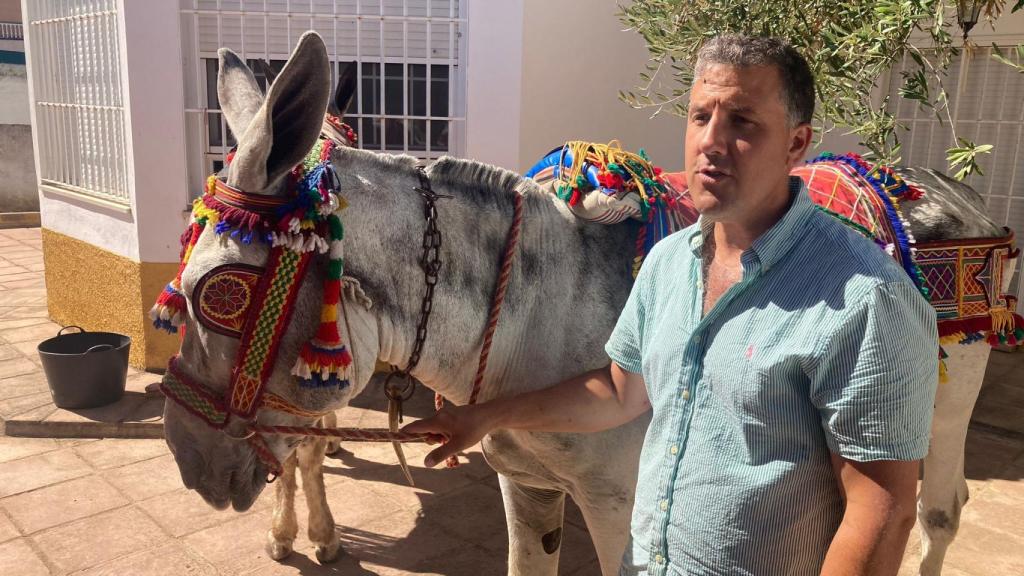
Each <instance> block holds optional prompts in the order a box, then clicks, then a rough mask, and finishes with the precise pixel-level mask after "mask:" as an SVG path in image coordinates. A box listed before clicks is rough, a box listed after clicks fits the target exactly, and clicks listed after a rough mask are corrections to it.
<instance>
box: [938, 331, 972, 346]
mask: <svg viewBox="0 0 1024 576" xmlns="http://www.w3.org/2000/svg"><path fill="white" fill-rule="evenodd" d="M964 338H967V335H966V334H964V333H963V332H956V333H954V334H950V335H948V336H943V337H942V338H939V344H940V345H942V346H952V345H953V344H959V343H960V342H962V341H963V339H964Z"/></svg>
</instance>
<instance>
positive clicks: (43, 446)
mask: <svg viewBox="0 0 1024 576" xmlns="http://www.w3.org/2000/svg"><path fill="white" fill-rule="evenodd" d="M59 447H60V446H58V444H57V442H56V441H55V440H54V439H53V438H12V437H10V436H0V463H3V462H10V461H11V460H19V459H21V458H25V457H28V456H34V455H36V454H42V453H44V452H52V451H54V450H57V449H58V448H59Z"/></svg>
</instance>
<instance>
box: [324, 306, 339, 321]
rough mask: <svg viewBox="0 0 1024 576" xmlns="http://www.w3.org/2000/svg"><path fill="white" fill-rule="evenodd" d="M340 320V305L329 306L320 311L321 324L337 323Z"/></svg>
mask: <svg viewBox="0 0 1024 576" xmlns="http://www.w3.org/2000/svg"><path fill="white" fill-rule="evenodd" d="M337 320H338V305H337V304H328V305H326V306H324V307H323V309H322V310H321V311H320V322H336V321H337Z"/></svg>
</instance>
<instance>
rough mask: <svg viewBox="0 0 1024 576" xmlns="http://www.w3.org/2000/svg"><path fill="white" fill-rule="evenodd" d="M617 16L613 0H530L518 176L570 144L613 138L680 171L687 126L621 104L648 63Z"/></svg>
mask: <svg viewBox="0 0 1024 576" xmlns="http://www.w3.org/2000/svg"><path fill="white" fill-rule="evenodd" d="M618 11H619V8H618V2H615V1H613V0H601V1H600V2H595V1H594V0H558V1H555V2H552V1H550V0H525V2H524V6H523V28H522V29H523V33H522V43H523V44H522V86H521V88H520V90H521V108H520V128H521V130H520V138H519V166H518V169H519V170H521V171H522V170H526V169H528V168H529V167H530V166H531V165H533V163H534V162H536V161H537V160H539V159H540V157H541V156H543V155H544V154H545V153H547V152H548V151H549V150H551V149H552V148H554V147H556V146H560V145H561V144H563V143H564V142H565V141H567V140H591V141H595V142H605V141H608V140H611V139H613V138H617V139H619V140H620V141H621V142H622V144H623V146H624V147H625V148H627V149H629V150H633V151H635V150H636V149H638V148H644V149H646V150H647V152H648V153H649V154H650V156H651V159H652V160H653V161H654V163H655V164H657V165H659V166H662V167H664V168H665V169H666V170H680V169H682V160H683V125H682V121H681V119H679V118H678V117H675V116H671V115H668V114H665V115H663V116H659V117H657V118H655V119H653V120H651V119H649V116H650V114H651V111H641V110H633V109H631V108H630V107H629V106H627V105H626V104H625V103H623V102H622V101H620V100H619V98H618V93H619V90H629V89H631V88H633V87H635V86H636V85H637V83H638V82H639V80H640V78H639V73H640V72H642V71H643V69H644V64H645V63H646V61H647V49H646V46H645V44H644V41H643V38H641V37H640V35H639V34H637V33H636V32H624V31H623V30H622V29H623V25H622V23H621V22H620V21H619V19H618V17H617V16H616V13H617V12H618ZM510 41H512V40H510Z"/></svg>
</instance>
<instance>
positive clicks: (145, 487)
mask: <svg viewBox="0 0 1024 576" xmlns="http://www.w3.org/2000/svg"><path fill="white" fill-rule="evenodd" d="M158 442H163V441H162V440H158ZM103 477H104V478H106V480H107V482H110V483H111V484H113V485H114V486H116V487H117V489H118V490H120V491H121V493H122V494H124V495H125V496H127V497H128V498H130V499H131V500H133V501H135V502H140V501H142V500H146V499H149V498H152V497H154V496H159V495H161V494H166V493H167V492H171V491H173V490H178V489H181V488H184V487H185V486H184V485H183V484H182V482H181V475H180V474H179V472H178V465H177V464H175V462H174V456H173V455H171V454H164V455H163V456H159V457H157V458H151V459H149V460H143V461H141V462H136V463H134V464H129V465H127V466H122V467H120V468H111V469H109V470H104V471H103Z"/></svg>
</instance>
